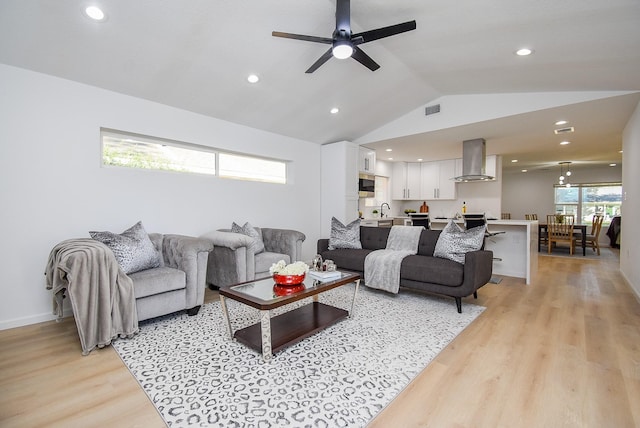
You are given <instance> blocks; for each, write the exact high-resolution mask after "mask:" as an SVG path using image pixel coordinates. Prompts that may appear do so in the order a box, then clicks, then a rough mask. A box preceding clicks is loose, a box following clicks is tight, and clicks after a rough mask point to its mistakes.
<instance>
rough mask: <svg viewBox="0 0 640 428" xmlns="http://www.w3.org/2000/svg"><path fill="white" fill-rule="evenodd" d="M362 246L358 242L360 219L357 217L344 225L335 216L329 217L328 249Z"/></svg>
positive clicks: (358, 247) (357, 247)
mask: <svg viewBox="0 0 640 428" xmlns="http://www.w3.org/2000/svg"><path fill="white" fill-rule="evenodd" d="M336 248H355V249H360V248H362V244H360V219H359V218H357V219H355V220H354V221H352V222H351V223H349V224H347V225H346V226H345V225H344V224H342V222H341V221H340V220H338V219H337V218H335V217H331V234H330V235H329V249H330V250H335V249H336Z"/></svg>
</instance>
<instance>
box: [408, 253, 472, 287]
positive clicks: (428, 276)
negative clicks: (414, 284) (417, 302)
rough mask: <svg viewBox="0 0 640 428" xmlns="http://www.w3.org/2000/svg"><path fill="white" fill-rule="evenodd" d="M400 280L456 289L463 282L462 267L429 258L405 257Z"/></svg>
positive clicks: (449, 261) (456, 263) (450, 262)
mask: <svg viewBox="0 0 640 428" xmlns="http://www.w3.org/2000/svg"><path fill="white" fill-rule="evenodd" d="M400 279H401V280H402V279H408V280H411V281H418V282H425V283H431V284H440V285H446V286H449V287H458V286H460V285H462V282H463V281H464V265H462V264H460V263H458V262H454V261H453V260H448V259H442V258H439V257H429V256H419V255H415V256H407V257H405V258H404V259H403V260H402V266H401V269H400Z"/></svg>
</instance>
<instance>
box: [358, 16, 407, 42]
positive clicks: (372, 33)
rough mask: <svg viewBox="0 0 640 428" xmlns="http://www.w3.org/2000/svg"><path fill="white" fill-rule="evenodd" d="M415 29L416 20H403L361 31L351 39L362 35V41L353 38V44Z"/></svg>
mask: <svg viewBox="0 0 640 428" xmlns="http://www.w3.org/2000/svg"><path fill="white" fill-rule="evenodd" d="M415 29H416V21H408V22H403V23H402V24H396V25H390V26H388V27H382V28H377V29H375V30H369V31H363V32H362V33H358V34H354V35H353V36H352V37H351V39H352V40H353V39H354V38H356V37H362V40H363V41H358V40H354V43H355V44H362V43H368V42H371V41H373V40H378V39H382V38H384V37H389V36H394V35H396V34H400V33H405V32H407V31H411V30H415Z"/></svg>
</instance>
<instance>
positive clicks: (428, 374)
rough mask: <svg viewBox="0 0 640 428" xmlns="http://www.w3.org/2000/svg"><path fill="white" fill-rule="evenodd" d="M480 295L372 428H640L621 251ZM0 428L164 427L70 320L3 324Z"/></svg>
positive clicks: (510, 281)
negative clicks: (472, 317) (467, 322)
mask: <svg viewBox="0 0 640 428" xmlns="http://www.w3.org/2000/svg"><path fill="white" fill-rule="evenodd" d="M216 298H217V296H216V293H213V292H208V293H207V300H211V299H216ZM466 301H467V302H470V301H473V299H472V298H471V299H466ZM477 302H478V303H479V304H481V305H484V306H486V307H487V310H486V311H485V312H484V313H483V314H482V315H481V316H480V317H479V318H478V319H477V320H476V321H475V322H474V323H473V324H471V326H469V327H468V328H467V329H466V330H465V331H464V332H463V333H462V334H461V335H460V336H458V338H456V340H455V341H453V342H452V343H451V344H450V345H449V346H448V347H447V348H446V349H445V350H444V351H443V352H441V353H440V355H438V356H437V358H436V359H435V360H434V361H433V362H432V363H431V364H430V365H429V366H428V367H427V368H426V369H425V370H424V371H423V372H422V373H421V374H420V375H419V376H418V377H417V378H416V379H415V380H414V382H412V383H411V384H410V385H409V386H408V387H407V388H406V389H405V391H403V392H402V393H401V394H400V396H399V397H398V398H396V400H394V401H393V402H392V403H391V404H390V405H389V406H388V407H387V408H386V409H385V410H384V411H383V412H382V413H381V414H380V415H379V416H378V417H377V418H376V419H375V420H374V421H373V422H372V423H371V424H370V426H371V427H376V428H377V427H384V428H387V427H427V426H428V427H491V428H494V427H598V428H600V427H634V426H636V427H637V426H640V304H639V303H638V301H637V300H636V298H635V296H634V295H633V293H632V292H631V290H630V289H629V287H628V286H627V285H626V284H625V282H624V281H623V279H622V276H621V274H620V272H619V269H618V259H617V258H616V256H615V253H614V254H613V255H612V253H611V250H608V249H606V250H605V252H603V257H602V258H601V259H600V260H584V259H581V257H579V256H574V257H572V258H560V257H540V258H539V272H538V275H537V278H536V279H535V280H534V283H533V284H531V285H528V286H527V285H525V284H524V281H522V280H520V279H515V278H508V277H505V278H504V280H503V281H502V283H501V284H488V285H486V286H485V287H483V288H482V289H481V290H480V292H479V298H478V300H477ZM451 310H452V311H454V310H455V304H454V302H453V300H452V301H451ZM463 310H464V304H463ZM0 426H2V427H43V426H51V427H55V426H59V427H92V426H95V427H97V426H100V427H106V426H109V427H111V426H117V427H145V428H146V427H161V426H164V423H163V421H162V419H161V418H160V417H159V416H158V414H157V413H156V410H155V408H154V406H153V405H152V404H151V402H150V401H149V400H148V398H147V397H146V395H145V393H144V392H143V391H142V390H141V389H140V387H139V386H138V384H137V382H136V381H135V380H134V379H133V377H132V376H131V375H130V374H129V372H128V370H127V369H126V367H125V366H124V364H123V363H122V362H121V361H120V359H119V357H118V356H117V354H116V353H115V352H114V350H113V349H112V348H111V347H108V348H104V349H101V350H97V351H93V352H91V354H90V355H88V356H86V357H83V356H81V353H80V345H79V340H78V337H77V332H76V328H75V324H74V322H73V320H72V319H66V320H65V321H63V322H61V323H56V322H47V323H42V324H37V325H32V326H27V327H21V328H17V329H11V330H4V331H0Z"/></svg>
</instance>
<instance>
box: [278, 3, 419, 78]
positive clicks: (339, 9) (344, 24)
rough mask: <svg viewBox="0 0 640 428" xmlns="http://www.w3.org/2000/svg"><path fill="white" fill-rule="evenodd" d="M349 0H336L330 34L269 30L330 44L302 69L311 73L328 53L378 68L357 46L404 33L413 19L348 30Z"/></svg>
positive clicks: (287, 35)
mask: <svg viewBox="0 0 640 428" xmlns="http://www.w3.org/2000/svg"><path fill="white" fill-rule="evenodd" d="M349 2H350V0H336V29H335V30H334V32H333V35H332V36H331V38H328V37H316V36H306V35H303V34H292V33H282V32H280V31H273V32H272V33H271V35H272V36H274V37H284V38H285V39H297V40H305V41H307V42H315V43H324V44H328V45H331V48H330V49H329V50H328V51H326V52H325V53H324V55H322V56H321V57H320V58H319V59H318V60H317V61H316V62H314V63H313V65H312V66H311V67H309V69H308V70H307V71H306V73H313V72H314V71H316V70H317V69H318V68H319V67H320V66H321V65H322V64H324V63H325V62H327V61H329V59H330V58H331V57H332V56H335V57H336V58H339V59H344V58H349V57H351V58H353V59H355V60H356V61H358V62H359V63H360V64H362V65H364V66H365V67H367V68H368V69H369V70H371V71H376V70H377V69H379V68H380V65H378V64H377V63H376V62H375V61H374V60H373V59H371V57H370V56H369V55H367V54H366V53H364V51H363V50H362V49H360V48H359V47H358V45H361V44H363V43H368V42H372V41H374V40H378V39H382V38H384V37H389V36H393V35H396V34H400V33H404V32H406V31H411V30H415V29H416V21H408V22H403V23H402V24H396V25H390V26H388V27H382V28H377V29H375V30H369V31H363V32H362V33H357V34H352V33H351V16H350V14H351V13H350V7H349Z"/></svg>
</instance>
